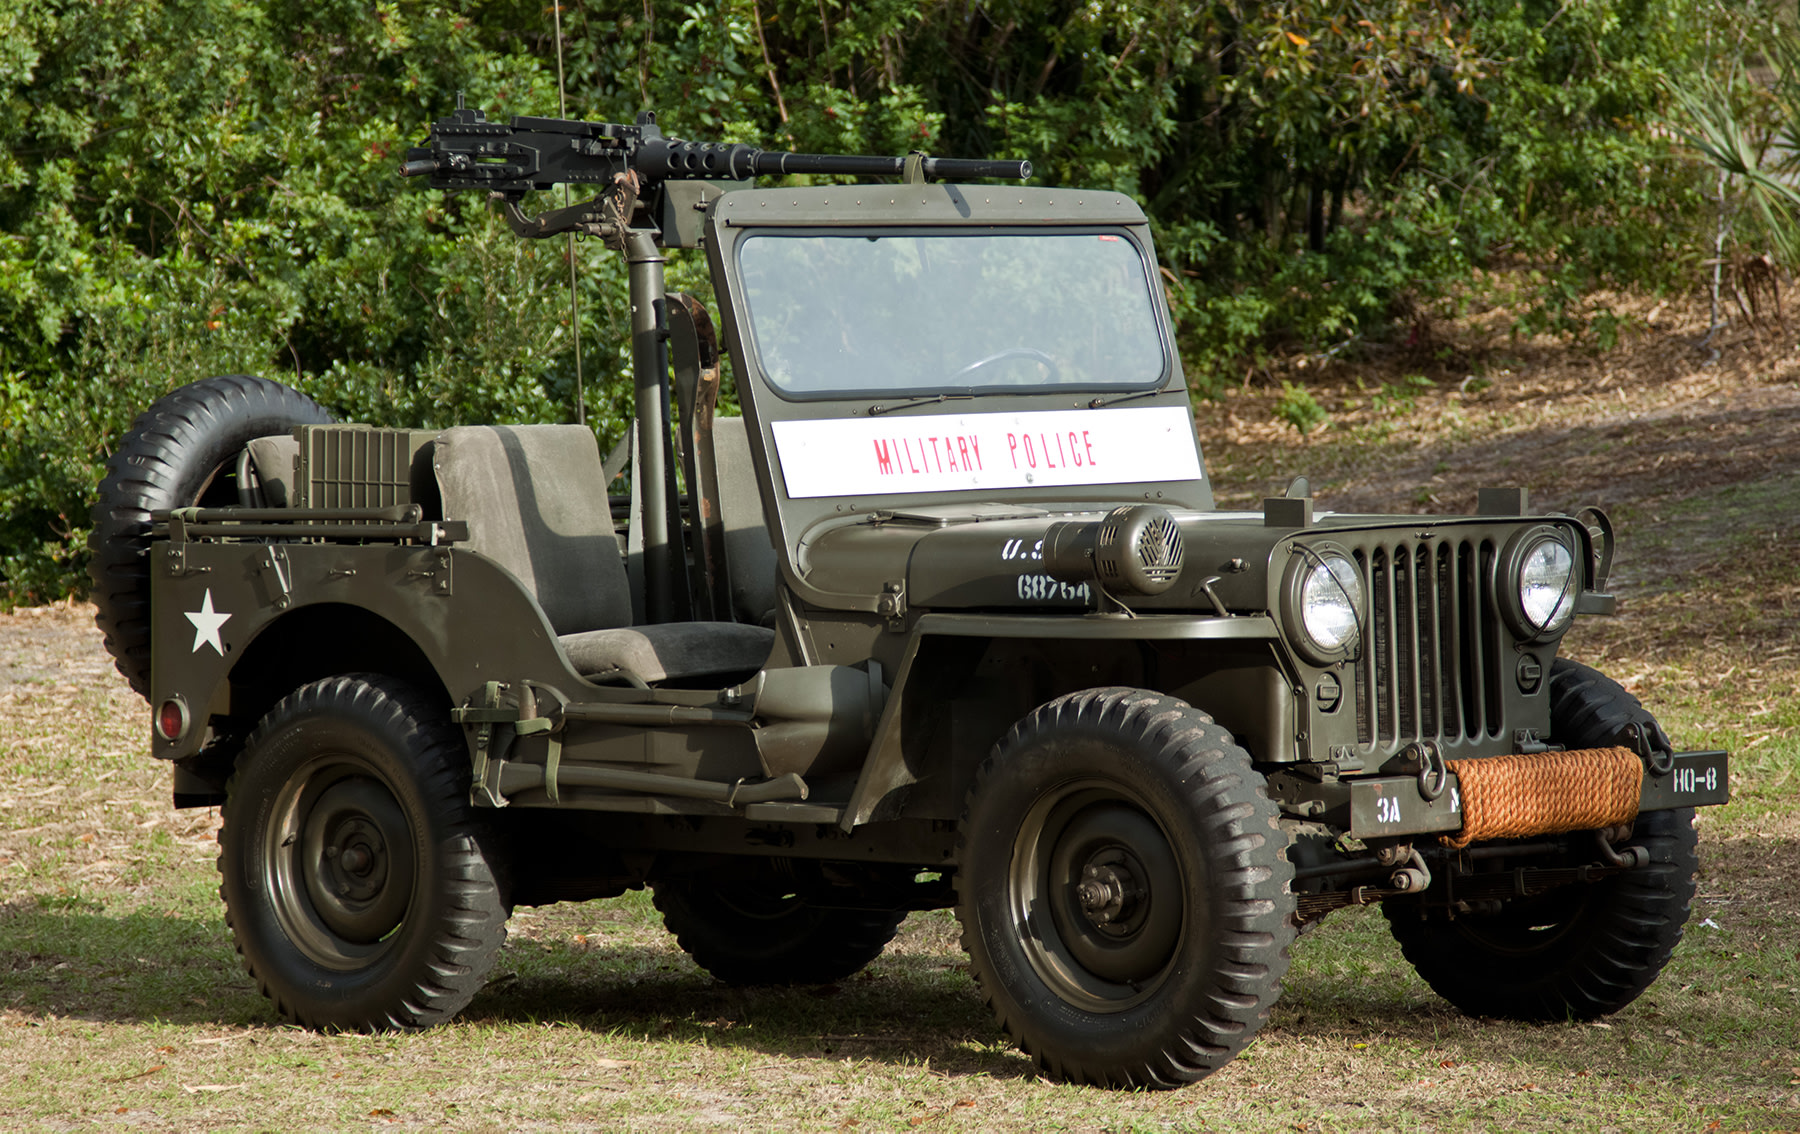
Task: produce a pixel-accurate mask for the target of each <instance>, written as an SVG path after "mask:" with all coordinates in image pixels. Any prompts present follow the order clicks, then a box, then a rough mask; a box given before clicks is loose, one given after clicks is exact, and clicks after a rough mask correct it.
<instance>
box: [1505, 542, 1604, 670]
mask: <svg viewBox="0 0 1800 1134" xmlns="http://www.w3.org/2000/svg"><path fill="white" fill-rule="evenodd" d="M1545 542H1552V543H1558V544H1561V545H1562V549H1563V550H1564V551H1565V552H1567V553H1568V556H1569V582H1570V591H1569V601H1568V608H1567V610H1566V611H1564V612H1562V613H1561V616H1560V619H1558V618H1556V617H1553V618H1552V620H1551V622H1550V623H1548V624H1547V625H1544V626H1539V625H1537V624H1536V623H1535V622H1533V621H1532V620H1531V616H1530V615H1528V614H1527V613H1526V612H1525V594H1524V584H1525V561H1526V559H1527V558H1528V557H1529V556H1530V555H1531V553H1532V552H1533V551H1535V550H1536V549H1537V547H1538V545H1540V544H1542V543H1545ZM1581 546H1582V545H1581V541H1580V540H1578V539H1576V538H1574V535H1573V533H1572V532H1569V531H1567V530H1566V529H1564V528H1562V527H1560V526H1558V525H1556V524H1533V525H1532V526H1531V527H1528V528H1525V529H1524V530H1522V531H1519V532H1517V533H1515V534H1514V535H1513V537H1512V538H1511V539H1509V540H1508V541H1507V542H1506V546H1505V548H1504V550H1502V551H1501V553H1500V560H1499V572H1500V574H1499V578H1497V579H1496V580H1495V582H1496V584H1497V585H1496V587H1495V588H1494V589H1495V590H1496V591H1498V592H1499V596H1500V612H1501V614H1502V615H1504V616H1505V618H1506V623H1507V627H1508V628H1509V629H1510V630H1512V632H1513V635H1514V636H1515V637H1516V638H1518V640H1519V641H1521V642H1529V643H1533V644H1537V643H1542V642H1550V641H1555V640H1556V639H1558V638H1561V637H1562V636H1563V635H1564V634H1566V633H1568V631H1569V627H1571V626H1573V625H1574V624H1575V613H1576V607H1577V606H1578V605H1579V603H1580V599H1581V591H1582V587H1583V579H1582V562H1581ZM1559 609H1560V608H1559Z"/></svg>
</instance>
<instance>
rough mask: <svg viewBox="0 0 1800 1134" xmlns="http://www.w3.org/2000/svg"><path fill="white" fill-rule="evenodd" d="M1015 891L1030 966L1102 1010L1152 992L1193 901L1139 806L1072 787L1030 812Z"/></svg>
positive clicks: (1099, 790) (1095, 789) (1166, 844)
mask: <svg viewBox="0 0 1800 1134" xmlns="http://www.w3.org/2000/svg"><path fill="white" fill-rule="evenodd" d="M1020 841H1021V852H1022V853H1021V854H1020V856H1019V857H1018V858H1017V859H1016V860H1015V866H1014V873H1013V879H1014V883H1013V884H1014V886H1015V887H1016V889H1015V891H1014V892H1015V895H1016V899H1015V900H1017V901H1018V902H1019V908H1021V909H1022V910H1026V911H1032V912H1030V913H1027V914H1026V916H1025V919H1024V920H1026V921H1027V922H1028V923H1029V924H1030V925H1031V927H1032V940H1031V944H1030V945H1029V946H1028V948H1029V950H1030V955H1031V956H1032V958H1033V964H1034V965H1035V966H1036V967H1037V968H1038V970H1039V972H1040V973H1041V974H1042V975H1043V976H1044V977H1045V978H1046V979H1047V980H1049V981H1050V982H1051V984H1052V986H1053V987H1055V988H1056V989H1057V991H1058V994H1059V995H1061V996H1064V997H1065V998H1067V999H1069V1000H1070V1001H1071V1002H1075V1003H1081V1004H1084V1005H1088V1006H1090V1007H1092V1008H1097V1009H1099V1010H1102V1011H1119V1010H1122V1009H1124V1008H1125V1007H1128V1006H1129V1005H1132V1004H1135V1003H1138V1002H1139V1001H1140V1000H1142V999H1143V998H1144V997H1146V996H1149V995H1152V990H1153V989H1154V988H1155V986H1156V985H1157V984H1159V983H1160V982H1161V980H1162V979H1163V977H1164V975H1166V974H1167V973H1168V972H1169V971H1170V967H1171V966H1172V965H1173V964H1174V962H1175V959H1176V957H1177V956H1178V955H1179V953H1180V949H1181V942H1182V939H1183V934H1184V925H1185V922H1186V917H1187V908H1188V906H1189V904H1190V902H1191V900H1192V899H1191V896H1190V895H1189V893H1188V892H1187V891H1188V888H1187V887H1186V886H1185V885H1184V884H1183V881H1182V871H1181V867H1180V866H1179V865H1178V864H1177V862H1176V855H1175V850H1174V847H1173V846H1172V845H1171V844H1170V841H1169V838H1168V836H1167V835H1166V834H1165V833H1164V832H1163V830H1162V828H1161V827H1160V826H1159V825H1158V824H1157V822H1156V821H1155V820H1154V819H1152V818H1151V817H1150V815H1149V813H1148V812H1147V811H1146V809H1145V808H1143V807H1142V806H1141V805H1140V804H1139V803H1138V802H1137V801H1136V800H1134V799H1129V798H1121V797H1120V796H1119V795H1118V794H1115V792H1114V791H1112V790H1110V789H1109V788H1107V787H1103V786H1099V785H1091V786H1090V785H1073V786H1071V787H1070V788H1068V789H1065V790H1064V791H1063V792H1061V793H1058V794H1056V795H1052V796H1050V797H1049V798H1047V799H1045V800H1044V801H1043V802H1041V803H1040V804H1039V805H1038V806H1037V807H1036V808H1034V809H1033V812H1032V814H1031V815H1030V816H1029V817H1028V819H1027V821H1026V823H1025V824H1024V827H1023V829H1022V830H1021V832H1020Z"/></svg>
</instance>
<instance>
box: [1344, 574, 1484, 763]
mask: <svg viewBox="0 0 1800 1134" xmlns="http://www.w3.org/2000/svg"><path fill="white" fill-rule="evenodd" d="M1354 554H1355V556H1356V559H1357V563H1358V566H1360V567H1361V568H1362V570H1363V576H1364V578H1365V579H1366V580H1367V586H1368V591H1367V593H1366V594H1365V596H1364V597H1365V598H1366V599H1367V604H1366V609H1367V610H1368V611H1369V628H1368V637H1367V639H1366V641H1365V643H1364V648H1363V650H1362V651H1361V653H1360V655H1359V656H1358V657H1357V659H1356V661H1355V662H1354V663H1353V668H1354V672H1355V681H1356V734H1357V741H1358V742H1359V743H1360V744H1362V745H1364V746H1379V747H1384V748H1388V747H1398V746H1400V745H1403V744H1406V743H1409V742H1411V741H1414V740H1421V739H1429V740H1438V741H1441V742H1449V743H1454V742H1456V741H1459V740H1472V739H1475V738H1477V737H1480V736H1483V735H1498V733H1499V729H1500V720H1499V717H1500V712H1501V698H1500V690H1499V687H1498V685H1497V684H1496V679H1497V677H1498V674H1497V672H1496V671H1495V668H1494V667H1493V666H1492V665H1491V664H1489V661H1488V659H1490V658H1492V657H1494V656H1495V653H1494V651H1495V648H1496V646H1497V634H1498V630H1497V628H1496V627H1495V626H1494V624H1493V619H1491V618H1487V617H1484V616H1483V615H1484V612H1486V611H1491V610H1494V609H1495V606H1494V601H1493V597H1494V596H1493V594H1492V590H1493V583H1492V579H1493V567H1494V558H1495V550H1494V546H1493V544H1492V543H1490V542H1488V541H1485V540H1483V541H1479V542H1477V541H1474V540H1462V541H1446V542H1441V543H1436V544H1435V545H1434V544H1431V543H1420V542H1417V541H1410V540H1409V541H1405V542H1401V543H1395V544H1386V545H1376V546H1370V547H1364V548H1359V549H1358V550H1357V551H1356V552H1355V553H1354Z"/></svg>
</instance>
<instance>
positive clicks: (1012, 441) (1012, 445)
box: [1006, 433, 1019, 469]
mask: <svg viewBox="0 0 1800 1134" xmlns="http://www.w3.org/2000/svg"><path fill="white" fill-rule="evenodd" d="M1006 444H1007V446H1008V451H1009V452H1010V453H1011V454H1012V459H1013V468H1015V469H1016V468H1018V467H1019V435H1018V434H1016V433H1008V434H1007V435H1006Z"/></svg>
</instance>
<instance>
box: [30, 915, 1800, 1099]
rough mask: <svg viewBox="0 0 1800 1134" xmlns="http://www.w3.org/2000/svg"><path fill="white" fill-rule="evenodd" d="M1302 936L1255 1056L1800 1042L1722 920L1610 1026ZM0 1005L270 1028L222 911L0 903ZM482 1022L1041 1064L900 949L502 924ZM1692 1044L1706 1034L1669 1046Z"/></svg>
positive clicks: (993, 1072) (1595, 1062)
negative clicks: (621, 935) (718, 957)
mask: <svg viewBox="0 0 1800 1134" xmlns="http://www.w3.org/2000/svg"><path fill="white" fill-rule="evenodd" d="M1340 916H1341V917H1342V920H1341V921H1339V922H1335V923H1328V924H1327V925H1326V926H1324V927H1322V928H1321V929H1320V930H1319V931H1318V932H1316V933H1314V934H1310V935H1308V937H1306V938H1305V939H1303V940H1302V941H1301V942H1299V943H1298V944H1297V946H1296V949H1295V957H1294V966H1293V969H1292V970H1291V971H1290V973H1289V976H1288V978H1287V980H1286V982H1285V994H1284V996H1283V999H1282V1000H1281V1001H1280V1002H1279V1003H1278V1004H1277V1005H1276V1007H1275V1009H1274V1012H1273V1014H1272V1019H1271V1022H1270V1025H1269V1027H1268V1029H1267V1030H1266V1031H1265V1032H1264V1040H1263V1044H1262V1045H1259V1046H1261V1047H1262V1048H1263V1049H1264V1050H1267V1049H1268V1048H1269V1047H1279V1046H1282V1045H1285V1044H1289V1043H1293V1042H1302V1043H1305V1044H1309V1045H1311V1044H1317V1043H1321V1042H1322V1043H1324V1044H1326V1045H1334V1044H1340V1043H1341V1044H1343V1045H1345V1046H1346V1047H1347V1046H1349V1045H1351V1044H1352V1043H1360V1042H1379V1043H1380V1044H1383V1045H1394V1044H1399V1045H1406V1046H1410V1047H1414V1048H1417V1049H1420V1050H1421V1051H1427V1052H1429V1051H1440V1050H1444V1049H1448V1050H1449V1051H1450V1052H1451V1053H1452V1055H1453V1057H1454V1058H1456V1059H1458V1060H1462V1059H1474V1060H1484V1061H1485V1060H1494V1061H1500V1060H1504V1061H1510V1062H1515V1063H1516V1062H1524V1063H1529V1064H1535V1065H1542V1066H1546V1067H1571V1068H1573V1067H1579V1068H1584V1069H1592V1070H1594V1071H1595V1072H1597V1073H1598V1072H1608V1073H1616V1074H1620V1075H1630V1074H1632V1073H1640V1072H1641V1071H1642V1068H1643V1067H1644V1065H1645V1063H1644V1061H1645V1059H1646V1058H1653V1059H1654V1058H1660V1057H1669V1058H1676V1059H1685V1058H1692V1056H1693V1055H1694V1054H1695V1053H1696V1052H1698V1051H1700V1050H1702V1049H1710V1050H1709V1055H1708V1056H1707V1057H1703V1058H1701V1059H1700V1060H1699V1062H1701V1063H1707V1062H1710V1061H1711V1060H1713V1059H1719V1058H1732V1057H1733V1056H1732V1054H1731V1053H1733V1052H1735V1053H1736V1055H1737V1057H1742V1056H1743V1055H1746V1054H1749V1053H1752V1052H1754V1051H1757V1050H1760V1049H1765V1048H1767V1049H1770V1050H1773V1049H1775V1048H1785V1047H1786V1046H1787V1045H1788V1044H1789V1042H1790V1041H1792V1040H1795V1039H1797V1038H1800V1026H1797V1025H1796V1023H1795V1019H1794V1008H1795V1003H1794V998H1793V996H1792V995H1788V994H1786V993H1785V992H1784V993H1782V994H1780V995H1767V994H1746V992H1747V990H1749V989H1752V988H1756V989H1760V988H1763V987H1765V986H1769V987H1775V986H1781V987H1791V985H1792V982H1794V981H1795V979H1796V977H1797V976H1800V972H1797V971H1796V970H1800V964H1796V963H1795V962H1794V960H1792V957H1793V953H1792V949H1791V946H1789V947H1786V948H1783V949H1774V948H1769V949H1766V950H1765V949H1757V948H1754V947H1752V948H1745V946H1747V945H1749V944H1750V942H1749V941H1747V940H1746V941H1735V942H1733V941H1728V940H1726V938H1725V937H1724V936H1721V932H1722V931H1719V930H1711V929H1708V930H1704V931H1702V930H1699V929H1697V928H1696V924H1695V923H1697V922H1698V921H1699V920H1700V919H1701V918H1702V917H1704V916H1705V915H1704V914H1702V913H1698V912H1697V913H1696V915H1695V922H1694V923H1690V925H1689V928H1688V939H1687V941H1685V942H1684V943H1683V945H1682V946H1681V948H1680V950H1678V952H1677V955H1676V957H1675V960H1674V962H1673V963H1672V964H1671V966H1670V968H1669V970H1668V971H1667V972H1666V973H1665V974H1664V975H1663V977H1662V979H1661V980H1659V981H1658V982H1657V984H1655V985H1653V986H1652V988H1651V989H1650V991H1649V992H1648V993H1647V994H1646V995H1645V996H1644V997H1643V998H1642V999H1640V1000H1639V1001H1638V1002H1636V1003H1634V1004H1633V1005H1631V1006H1629V1007H1627V1008H1626V1009H1625V1010H1623V1011H1622V1012H1620V1013H1619V1014H1617V1015H1616V1016H1614V1017H1611V1018H1610V1020H1609V1021H1607V1022H1605V1026H1604V1029H1596V1028H1594V1027H1590V1026H1586V1025H1582V1024H1577V1023H1556V1024H1521V1023H1515V1022H1509V1021H1498V1020H1475V1019H1471V1018H1469V1017H1465V1016H1462V1015H1460V1014H1459V1013H1457V1012H1456V1011H1455V1010H1454V1009H1453V1008H1451V1007H1450V1006H1449V1005H1448V1004H1446V1003H1445V1002H1443V1001H1442V1000H1440V999H1438V998H1437V997H1436V996H1435V995H1433V994H1432V993H1431V992H1430V991H1429V990H1428V989H1427V988H1426V987H1425V986H1424V985H1423V983H1422V982H1420V981H1419V980H1418V978H1417V977H1416V976H1414V975H1413V974H1412V972H1411V969H1410V967H1409V966H1407V965H1406V963H1405V961H1404V959H1403V958H1401V957H1400V955H1399V952H1398V949H1397V947H1396V946H1395V945H1394V943H1393V941H1392V938H1391V937H1390V936H1389V935H1388V934H1387V932H1386V929H1385V925H1384V924H1382V919H1381V917H1380V915H1379V913H1377V912H1374V911H1362V912H1360V913H1352V914H1348V915H1340ZM0 1009H4V1010H10V1011H12V1012H22V1013H27V1014H54V1015H58V1016H67V1017H76V1018H81V1019H87V1020H93V1021H96V1022H126V1023H163V1024H169V1025H176V1026H193V1025H208V1024H210V1025H214V1026H231V1027H250V1028H257V1027H271V1026H274V1025H276V1024H277V1023H278V1021H277V1018H276V1017H275V1015H274V1013H273V1011H272V1009H271V1008H270V1006H269V1005H268V1003H267V1001H265V1000H264V999H263V998H262V997H261V996H260V995H259V994H258V993H257V991H256V988H255V986H254V984H253V983H252V982H251V980H250V979H249V978H248V977H247V976H246V975H245V974H244V972H243V970H242V968H241V967H240V965H239V963H238V958H237V957H236V955H235V953H234V951H233V950H232V948H231V944H230V937H229V934H228V932H227V930H226V929H225V927H224V925H223V922H222V920H221V919H219V918H216V917H194V916H182V915H179V914H176V913H168V914H164V913H157V912H129V913H118V914H114V913H109V912H107V911H106V910H105V909H104V908H101V907H98V906H97V905H96V904H95V903H91V902H87V903H83V902H80V901H68V902H59V901H57V900H45V899H27V900H23V901H14V902H11V903H7V904H5V905H0ZM460 1020H461V1023H462V1024H463V1025H465V1026H468V1027H472V1028H476V1029H481V1028H487V1027H503V1028H505V1027H518V1026H520V1025H537V1024H550V1025H556V1026H562V1027H574V1028H580V1029H582V1030H585V1031H589V1032H593V1033H596V1034H602V1035H608V1036H617V1037H620V1038H625V1039H630V1040H636V1041H640V1042H646V1043H666V1044H672V1045H676V1046H683V1045H697V1046H701V1047H705V1048H719V1049H725V1050H747V1051H756V1052H760V1053H764V1054H770V1055H779V1056H784V1057H788V1058H793V1059H799V1060H823V1061H831V1062H837V1061H841V1060H850V1061H853V1062H864V1061H868V1062H872V1063H878V1064H889V1065H893V1066H900V1067H904V1066H924V1065H925V1064H926V1063H927V1062H929V1065H930V1067H931V1069H932V1070H933V1071H935V1072H938V1073H941V1074H942V1073H947V1074H950V1075H953V1076H955V1075H979V1076H986V1077H990V1078H996V1079H1021V1078H1029V1077H1033V1076H1035V1074H1036V1072H1035V1070H1034V1069H1033V1067H1032V1065H1031V1063H1030V1060H1029V1059H1028V1058H1027V1057H1025V1056H1024V1055H1023V1054H1021V1053H1019V1052H1018V1051H1016V1050H1014V1049H1013V1048H1012V1046H1011V1045H1010V1044H1009V1043H1008V1042H1007V1041H1006V1040H1005V1037H1004V1036H1003V1035H1001V1034H1000V1032H999V1030H998V1029H997V1028H996V1027H995V1025H994V1023H993V1021H992V1018H991V1017H990V1016H989V1014H988V1012H987V1010H986V1008H985V1007H984V1006H983V1005H982V1003H981V1000H980V997H979V995H978V994H977V992H976V990H975V987H974V985H973V983H972V982H971V981H970V979H969V977H968V975H967V973H966V971H965V969H964V966H963V964H962V958H961V956H960V954H956V953H953V952H948V951H946V952H933V951H909V952H896V953H891V954H889V955H887V956H884V957H882V958H880V959H878V960H877V961H876V962H875V963H874V964H873V965H871V966H870V967H869V968H868V969H867V970H865V971H864V972H862V973H860V974H858V975H856V976H854V977H851V978H848V979H846V980H843V981H840V982H838V983H836V984H832V985H826V986H813V987H795V988H768V989H737V988H732V987H729V986H726V985H724V984H721V983H719V982H718V981H716V980H714V979H713V978H712V977H710V976H708V975H707V974H705V973H704V972H702V971H701V970H699V969H698V968H697V967H695V966H694V964H693V963H692V962H691V961H690V960H688V959H687V958H686V957H685V956H683V955H681V954H680V953H678V952H675V951H674V950H673V949H672V948H671V947H670V945H668V944H667V943H660V942H637V941H631V942H621V943H617V944H603V945H599V946H593V947H581V946H574V945H571V944H569V943H567V942H562V941H554V942H542V941H532V940H526V939H522V938H515V939H514V940H513V941H512V942H511V943H509V946H508V947H507V949H506V950H505V951H504V952H503V953H502V954H501V957H500V959H499V962H498V964H497V965H496V966H495V970H494V973H493V976H492V978H491V979H490V982H489V984H488V987H487V988H486V989H484V990H483V991H482V992H481V993H480V994H479V995H478V996H477V997H476V998H475V1000H474V1002H473V1003H472V1004H471V1005H470V1006H469V1007H468V1008H467V1009H466V1010H465V1011H464V1012H463V1013H462V1016H461V1017H460ZM1689 1043H1695V1044H1697V1045H1699V1046H1697V1047H1691V1048H1688V1051H1687V1052H1686V1053H1683V1054H1681V1055H1678V1054H1677V1049H1678V1048H1681V1047H1683V1046H1685V1045H1687V1044H1689Z"/></svg>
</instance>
